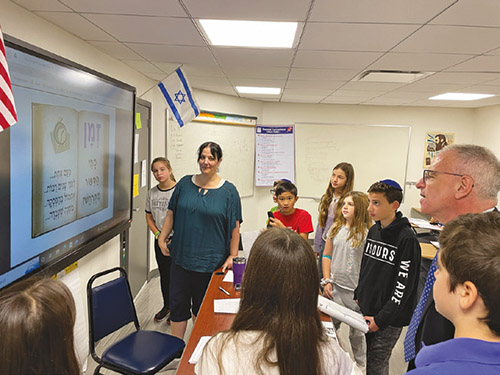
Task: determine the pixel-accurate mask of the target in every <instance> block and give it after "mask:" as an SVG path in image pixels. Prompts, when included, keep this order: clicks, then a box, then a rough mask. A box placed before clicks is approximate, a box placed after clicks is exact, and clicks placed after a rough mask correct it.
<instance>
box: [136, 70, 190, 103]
mask: <svg viewBox="0 0 500 375" xmlns="http://www.w3.org/2000/svg"><path fill="white" fill-rule="evenodd" d="M183 66H184V64H181V65H179V66H178V67H177V68H175V69H174V70H173V71H172V73H175V71H176V70H177V69H179V68H182V67H183ZM172 73H168V74H167V75H166V76H165V77H163V78H162V79H160V82H161V81H163V80H164V79H165V78H167V77H168V76H169V75H170V74H172ZM157 86H158V83H155V84H154V85H153V86H151V87H150V88H149V89H147V90H146V91H144V92H143V93H142V94H141V95H138V96H137V97H138V98H142V97H143V96H144V95H146V94H147V93H148V92H150V91H151V90H153V89H154V88H155V87H157Z"/></svg>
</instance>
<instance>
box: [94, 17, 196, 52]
mask: <svg viewBox="0 0 500 375" xmlns="http://www.w3.org/2000/svg"><path fill="white" fill-rule="evenodd" d="M85 17H86V18H88V19H89V20H91V21H92V22H93V23H95V24H96V25H97V26H99V27H100V28H102V29H103V30H106V31H107V32H108V33H109V34H111V35H113V36H114V37H115V38H116V39H118V40H121V41H123V42H132V43H151V44H173V45H181V44H182V45H189V46H204V45H205V42H204V41H203V39H202V38H201V36H200V34H199V32H198V30H196V28H195V27H194V25H193V23H192V22H191V20H189V19H186V18H173V17H153V16H121V15H108V14H85Z"/></svg>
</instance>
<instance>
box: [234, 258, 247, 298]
mask: <svg viewBox="0 0 500 375" xmlns="http://www.w3.org/2000/svg"><path fill="white" fill-rule="evenodd" d="M246 263H247V260H246V259H245V258H244V257H236V258H233V285H234V289H235V290H240V289H241V279H242V278H243V272H245V265H246Z"/></svg>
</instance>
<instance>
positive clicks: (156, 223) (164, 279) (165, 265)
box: [146, 157, 176, 324]
mask: <svg viewBox="0 0 500 375" xmlns="http://www.w3.org/2000/svg"><path fill="white" fill-rule="evenodd" d="M151 172H153V176H154V177H155V179H156V181H158V185H156V186H155V187H153V188H151V189H150V190H149V191H148V195H147V197H146V223H147V224H148V227H149V229H150V230H151V232H153V234H154V236H155V257H156V263H157V264H158V271H159V273H160V286H161V294H162V297H163V307H162V308H161V310H160V311H158V312H157V313H156V314H155V316H154V320H155V321H156V322H161V321H162V320H163V319H165V318H166V319H167V323H169V324H170V319H169V316H170V301H169V300H170V265H171V263H172V261H171V259H170V256H168V255H163V254H162V252H161V249H160V246H159V245H158V236H159V235H160V232H161V227H162V226H163V221H164V220H165V215H166V214H167V207H168V202H170V198H171V197H172V194H173V192H174V189H175V184H176V181H175V177H174V174H173V173H172V167H171V166H170V162H169V161H168V160H167V159H165V158H164V157H158V158H155V159H154V160H153V162H152V163H151Z"/></svg>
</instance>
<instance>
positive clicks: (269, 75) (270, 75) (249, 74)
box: [224, 66, 290, 79]
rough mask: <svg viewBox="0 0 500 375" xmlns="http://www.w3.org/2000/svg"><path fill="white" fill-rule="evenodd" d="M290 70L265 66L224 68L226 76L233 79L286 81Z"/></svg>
mask: <svg viewBox="0 0 500 375" xmlns="http://www.w3.org/2000/svg"><path fill="white" fill-rule="evenodd" d="M289 70H290V69H289V68H275V67H263V66H231V67H224V72H225V73H226V75H227V76H228V77H229V78H231V79H233V78H245V77H246V78H257V79H258V78H262V79H286V77H287V76H288V71H289Z"/></svg>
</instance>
